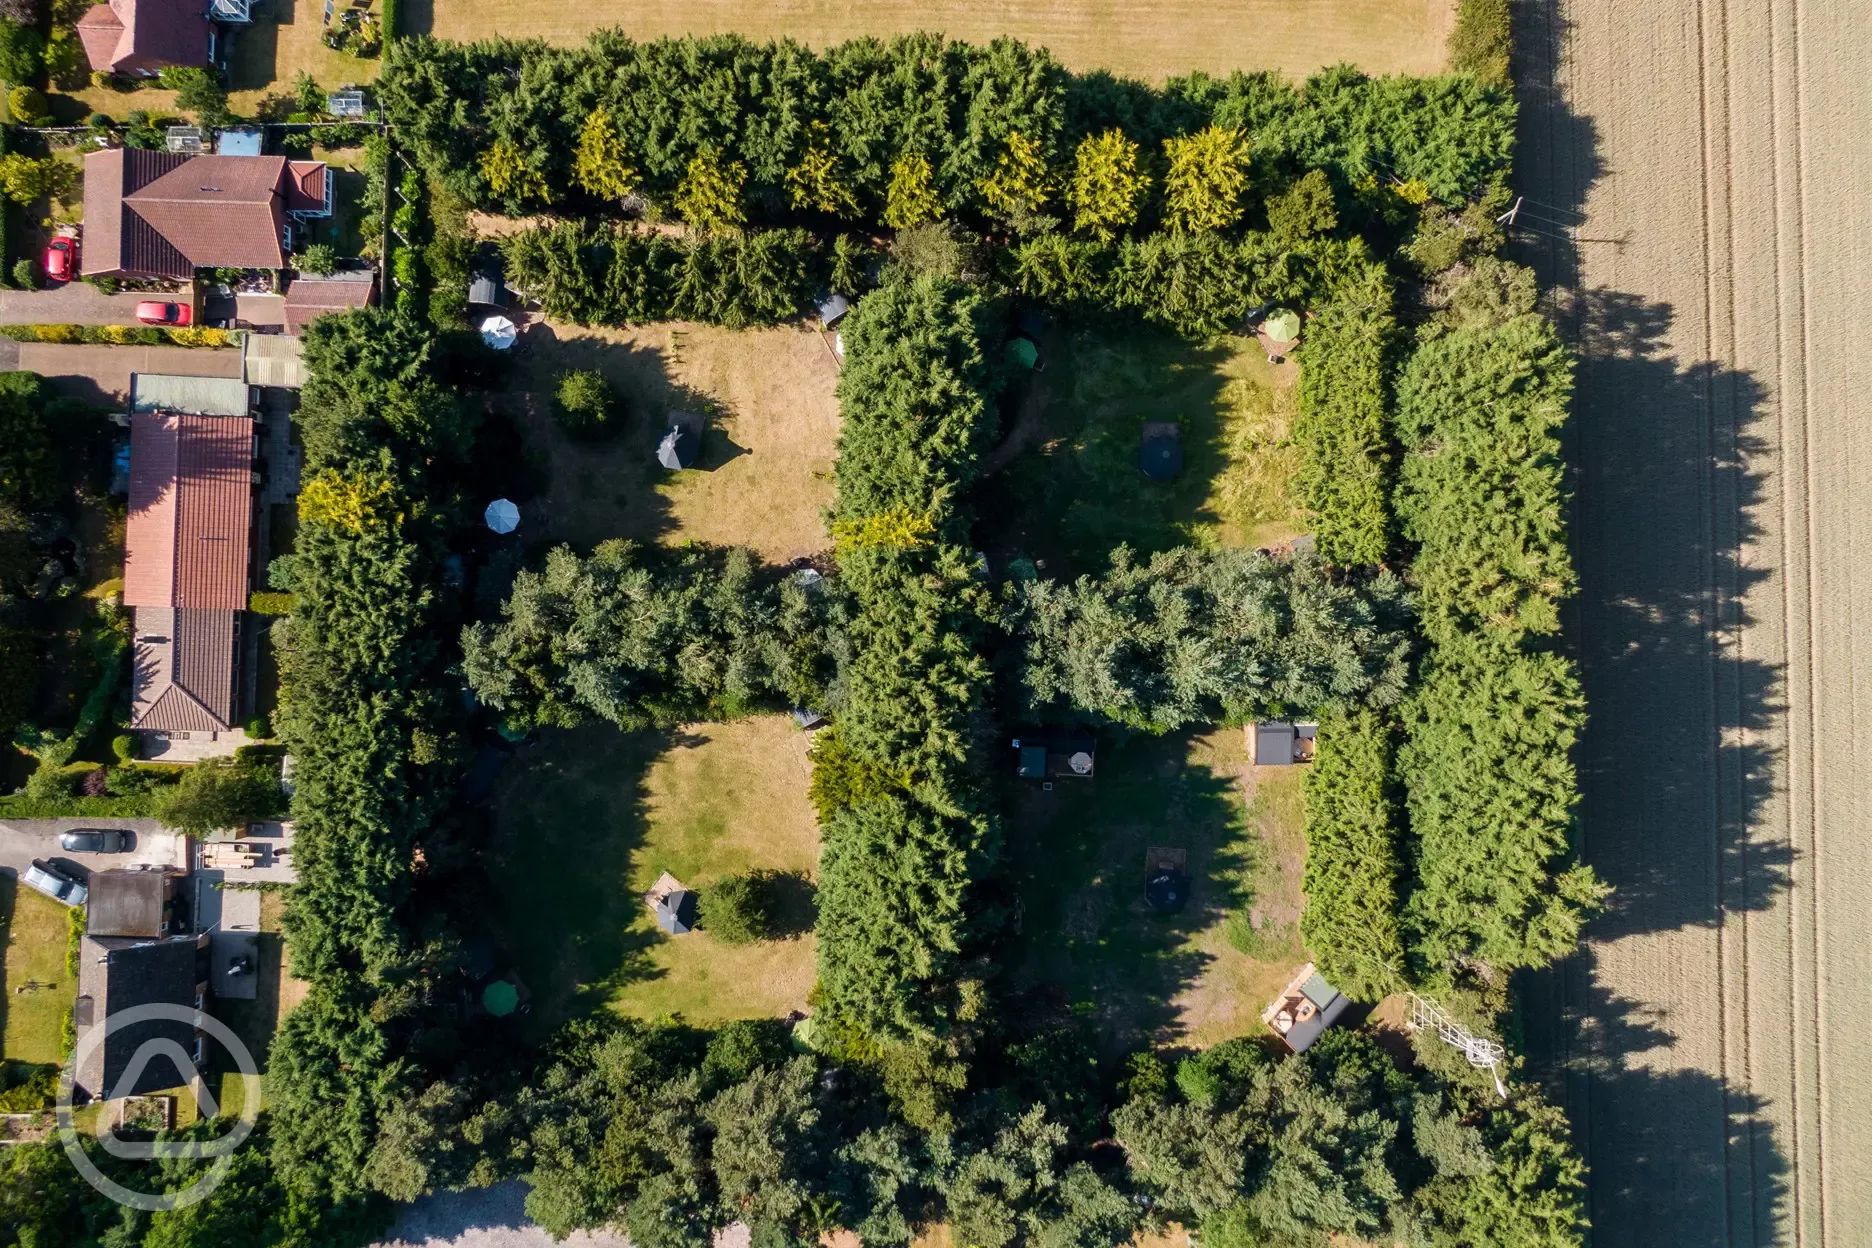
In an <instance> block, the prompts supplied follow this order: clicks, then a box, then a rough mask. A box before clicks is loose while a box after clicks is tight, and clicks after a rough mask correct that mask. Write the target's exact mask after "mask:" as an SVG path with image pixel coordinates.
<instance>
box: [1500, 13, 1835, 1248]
mask: <svg viewBox="0 0 1872 1248" xmlns="http://www.w3.org/2000/svg"><path fill="white" fill-rule="evenodd" d="M1516 11H1517V16H1518V18H1519V19H1520V20H1521V22H1522V25H1521V29H1520V31H1519V34H1518V43H1519V49H1520V51H1519V57H1518V64H1517V70H1518V77H1519V79H1520V81H1521V83H1522V86H1523V110H1524V111H1523V125H1522V133H1521V152H1520V157H1519V164H1518V176H1519V179H1520V182H1519V185H1518V186H1517V188H1516V189H1517V190H1518V191H1522V192H1524V193H1525V194H1527V195H1528V196H1530V197H1531V198H1530V202H1529V204H1528V207H1529V209H1530V216H1529V219H1528V221H1527V222H1526V225H1527V226H1528V227H1530V228H1529V229H1528V230H1527V231H1524V235H1523V238H1524V242H1525V244H1526V245H1527V250H1528V254H1529V256H1530V257H1531V258H1532V259H1533V260H1534V262H1535V263H1536V265H1537V267H1538V268H1539V269H1541V270H1542V273H1543V277H1544V278H1546V279H1547V280H1548V281H1550V282H1553V283H1555V284H1556V285H1557V286H1558V287H1559V288H1560V290H1559V297H1558V299H1557V301H1556V310H1557V312H1558V315H1559V319H1560V321H1561V324H1562V326H1563V327H1564V328H1565V329H1566V330H1567V332H1568V333H1569V336H1570V337H1571V338H1572V339H1573V341H1574V342H1575V344H1576V345H1577V347H1578V349H1579V351H1580V355H1581V364H1580V369H1579V376H1578V391H1577V396H1576V401H1575V405H1574V410H1575V422H1574V430H1573V439H1574V444H1573V446H1572V459H1573V462H1574V465H1575V468H1576V472H1577V476H1576V480H1575V491H1576V493H1575V498H1576V505H1575V520H1574V536H1575V546H1576V554H1577V558H1578V562H1579V568H1580V580H1581V591H1582V592H1581V594H1580V598H1579V602H1578V604H1577V612H1576V614H1575V618H1574V620H1573V621H1572V625H1573V627H1572V629H1571V640H1572V643H1573V645H1574V646H1575V648H1576V652H1577V654H1578V657H1579V659H1580V662H1581V667H1582V674H1583V677H1584V680H1585V684H1586V693H1587V698H1588V700H1589V709H1590V714H1591V722H1590V724H1589V727H1588V730H1587V734H1586V737H1585V740H1584V741H1583V743H1582V748H1581V751H1580V765H1581V782H1582V790H1583V796H1584V801H1583V804H1582V808H1581V820H1580V833H1581V841H1582V850H1583V852H1584V854H1585V857H1586V858H1587V860H1588V861H1590V862H1591V863H1592V864H1593V865H1594V866H1595V867H1596V868H1597V869H1598V871H1599V872H1600V873H1601V874H1602V875H1603V876H1604V877H1605V878H1606V879H1607V880H1608V881H1609V882H1611V883H1612V884H1613V885H1615V886H1616V887H1617V889H1618V892H1617V894H1616V895H1615V897H1614V898H1613V901H1612V903H1611V906H1610V908H1609V910H1608V912H1607V914H1606V915H1605V916H1604V917H1603V918H1601V919H1599V920H1597V921H1595V923H1594V924H1593V925H1592V926H1591V927H1590V929H1589V932H1588V942H1587V946H1586V948H1585V949H1584V950H1583V952H1582V953H1581V954H1580V955H1579V956H1577V957H1575V958H1574V959H1572V960H1571V961H1570V963H1569V964H1568V966H1567V967H1566V968H1564V970H1563V971H1562V972H1561V973H1558V974H1553V975H1549V976H1545V977H1542V978H1541V979H1539V980H1537V981H1536V982H1535V983H1534V984H1532V985H1530V988H1529V991H1528V992H1527V993H1526V995H1525V1000H1526V1002H1527V1006H1528V1013H1529V1027H1528V1036H1529V1042H1530V1048H1531V1050H1532V1051H1533V1054H1534V1056H1535V1057H1536V1058H1537V1060H1540V1061H1543V1062H1545V1063H1546V1064H1547V1065H1548V1069H1550V1070H1555V1071H1560V1072H1564V1074H1565V1090H1566V1099H1567V1106H1568V1110H1569V1112H1570V1114H1571V1115H1572V1117H1573V1121H1574V1124H1575V1128H1576V1131H1577V1132H1578V1134H1579V1137H1580V1141H1581V1144H1582V1146H1583V1148H1584V1150H1585V1152H1586V1155H1587V1158H1588V1161H1589V1162H1590V1164H1591V1166H1592V1177H1591V1187H1590V1212H1591V1216H1592V1221H1593V1228H1594V1229H1593V1238H1592V1242H1593V1244H1594V1245H1595V1248H1621V1246H1624V1245H1632V1246H1634V1248H1637V1246H1639V1245H1643V1246H1644V1248H1652V1246H1654V1245H1664V1244H1668V1245H1672V1246H1673V1248H1677V1246H1685V1248H1700V1246H1703V1245H1710V1246H1719V1248H1728V1246H1730V1245H1758V1244H1794V1245H1803V1246H1809V1248H1819V1246H1824V1245H1837V1246H1838V1248H1859V1246H1860V1245H1867V1244H1872V987H1869V985H1872V821H1869V820H1868V816H1869V815H1872V758H1868V753H1872V702H1868V699H1867V691H1868V690H1872V641H1868V640H1866V639H1868V638H1872V625H1868V624H1867V621H1872V549H1869V548H1872V419H1869V418H1868V413H1867V412H1866V410H1865V408H1866V404H1867V401H1868V400H1867V396H1868V395H1872V360H1869V358H1868V354H1867V351H1866V342H1867V339H1868V336H1869V334H1868V331H1869V330H1872V243H1869V242H1868V237H1869V235H1872V228H1869V227H1872V143H1869V142H1868V140H1867V137H1866V136H1867V133H1868V123H1869V122H1872V6H1868V5H1866V4H1863V3H1856V2H1850V0H1824V2H1821V0H1529V2H1528V3H1524V4H1522V5H1519V6H1517V10H1516ZM1576 211H1577V213H1578V214H1579V215H1575V213H1576ZM1570 226H1576V227H1577V228H1572V229H1569V227H1570ZM1534 231H1540V233H1535V232H1534ZM1569 234H1570V235H1571V237H1567V236H1568V235H1569ZM1556 236H1558V237H1556ZM1855 622H1857V623H1858V625H1859V627H1858V629H1857V635H1856V636H1855Z"/></svg>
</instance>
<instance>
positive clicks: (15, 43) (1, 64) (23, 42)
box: [0, 17, 45, 84]
mask: <svg viewBox="0 0 1872 1248" xmlns="http://www.w3.org/2000/svg"><path fill="white" fill-rule="evenodd" d="M44 68H45V40H44V39H43V38H42V37H41V36H40V34H39V32H38V31H37V30H34V29H33V28H32V27H31V26H22V25H21V24H20V23H18V22H16V21H13V20H12V19H11V18H4V17H0V82H10V83H14V84H25V83H29V82H31V81H33V80H34V79H35V78H37V77H38V76H39V71H40V70H42V69H44Z"/></svg>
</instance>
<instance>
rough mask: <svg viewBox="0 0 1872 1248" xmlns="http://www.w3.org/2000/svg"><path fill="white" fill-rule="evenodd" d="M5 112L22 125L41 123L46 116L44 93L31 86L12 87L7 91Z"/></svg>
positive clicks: (44, 120)
mask: <svg viewBox="0 0 1872 1248" xmlns="http://www.w3.org/2000/svg"><path fill="white" fill-rule="evenodd" d="M7 114H8V115H9V116H10V117H12V118H13V120H14V122H15V123H17V124H19V125H22V126H37V125H43V124H44V123H45V122H46V120H47V116H48V115H47V112H46V97H45V93H44V92H43V91H40V90H37V89H36V88H33V87H14V88H13V89H12V90H11V91H9V92H7Z"/></svg>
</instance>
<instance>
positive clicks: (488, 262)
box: [468, 252, 507, 308]
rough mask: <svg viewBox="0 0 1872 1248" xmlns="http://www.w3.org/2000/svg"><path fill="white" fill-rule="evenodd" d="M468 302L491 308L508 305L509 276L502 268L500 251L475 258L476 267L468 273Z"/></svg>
mask: <svg viewBox="0 0 1872 1248" xmlns="http://www.w3.org/2000/svg"><path fill="white" fill-rule="evenodd" d="M468 302H469V303H471V304H480V305H482V306H483V307H490V308H504V307H506V306H507V276H506V273H505V272H504V271H503V270H502V268H501V261H500V253H499V252H494V253H492V254H489V255H483V256H480V257H478V258H477V259H476V260H475V264H474V269H473V270H472V271H471V272H470V273H469V275H468Z"/></svg>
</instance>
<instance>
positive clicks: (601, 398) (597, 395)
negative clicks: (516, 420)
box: [553, 368, 617, 437]
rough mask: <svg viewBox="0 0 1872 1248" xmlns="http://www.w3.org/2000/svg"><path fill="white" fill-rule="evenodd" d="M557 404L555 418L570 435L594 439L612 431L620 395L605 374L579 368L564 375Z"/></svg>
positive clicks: (556, 400) (554, 398) (555, 400)
mask: <svg viewBox="0 0 1872 1248" xmlns="http://www.w3.org/2000/svg"><path fill="white" fill-rule="evenodd" d="M553 400H554V402H553V414H554V415H555V416H557V417H558V418H559V423H560V425H561V426H563V427H564V428H565V430H566V432H567V433H572V434H578V435H581V436H586V437H590V436H592V435H595V434H602V433H608V432H610V431H611V428H612V426H611V418H612V414H613V412H612V409H613V408H615V407H616V406H617V392H616V391H615V390H613V389H612V388H611V383H610V382H608V381H606V380H605V376H604V374H603V373H600V372H598V371H597V370H595V369H589V368H576V369H573V370H572V371H571V372H568V373H565V374H563V375H561V376H560V378H559V387H558V389H557V390H555V391H554V392H553Z"/></svg>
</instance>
